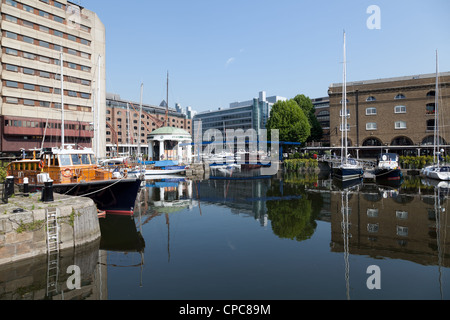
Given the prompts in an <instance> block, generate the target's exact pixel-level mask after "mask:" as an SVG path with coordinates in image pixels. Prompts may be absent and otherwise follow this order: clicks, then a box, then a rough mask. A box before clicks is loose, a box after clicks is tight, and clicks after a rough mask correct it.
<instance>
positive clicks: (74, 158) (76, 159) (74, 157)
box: [72, 154, 81, 166]
mask: <svg viewBox="0 0 450 320" xmlns="http://www.w3.org/2000/svg"><path fill="white" fill-rule="evenodd" d="M72 163H73V165H74V166H75V165H78V164H81V160H80V157H79V155H78V154H73V155H72Z"/></svg>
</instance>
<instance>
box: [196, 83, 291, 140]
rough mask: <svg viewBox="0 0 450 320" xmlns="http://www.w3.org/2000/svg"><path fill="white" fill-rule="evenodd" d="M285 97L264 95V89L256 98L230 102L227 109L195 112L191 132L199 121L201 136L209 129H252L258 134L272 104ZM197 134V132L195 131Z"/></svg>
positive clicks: (223, 130)
mask: <svg viewBox="0 0 450 320" xmlns="http://www.w3.org/2000/svg"><path fill="white" fill-rule="evenodd" d="M286 100H287V99H286V98H283V97H279V96H273V97H266V93H265V92H264V91H262V92H260V93H259V97H258V98H254V99H252V100H248V101H244V102H233V103H230V107H229V108H227V109H222V108H219V109H218V110H215V111H212V110H210V111H206V112H201V113H197V114H196V115H195V116H194V119H193V132H196V133H197V130H198V128H196V127H195V125H196V122H201V125H202V136H204V134H205V132H206V131H207V130H209V129H216V130H219V131H221V132H222V134H223V133H224V132H225V131H226V130H227V129H233V130H237V129H242V130H244V131H247V130H248V129H254V130H255V131H256V133H257V134H259V131H260V129H265V128H266V124H267V121H268V119H269V116H270V111H271V109H272V106H273V105H274V104H275V103H276V102H277V101H286ZM197 134H198V133H197Z"/></svg>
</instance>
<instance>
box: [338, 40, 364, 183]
mask: <svg viewBox="0 0 450 320" xmlns="http://www.w3.org/2000/svg"><path fill="white" fill-rule="evenodd" d="M345 45H346V43H345V32H344V72H343V73H344V81H343V88H342V111H341V114H340V116H341V133H342V134H341V135H342V137H341V161H340V163H338V164H335V165H333V169H332V173H333V177H334V178H336V179H338V180H341V181H349V180H354V179H361V178H362V176H363V174H364V171H363V167H362V165H361V164H360V163H358V161H356V160H355V159H351V158H349V156H348V138H347V136H348V131H347V119H348V113H347V62H346V51H345Z"/></svg>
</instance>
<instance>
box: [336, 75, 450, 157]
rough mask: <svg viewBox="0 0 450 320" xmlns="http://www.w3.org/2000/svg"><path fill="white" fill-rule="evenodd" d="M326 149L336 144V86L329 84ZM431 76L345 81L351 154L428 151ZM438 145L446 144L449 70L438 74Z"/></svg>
mask: <svg viewBox="0 0 450 320" xmlns="http://www.w3.org/2000/svg"><path fill="white" fill-rule="evenodd" d="M328 93H329V99H330V147H331V148H332V149H334V152H336V154H339V150H340V146H341V132H342V131H341V130H342V128H341V117H340V114H341V101H342V84H341V83H339V84H332V85H330V87H329V91H328ZM435 96H436V74H421V75H415V76H405V77H396V78H386V79H378V80H369V81H359V82H349V83H347V100H348V126H347V129H348V146H349V147H350V151H351V153H352V154H353V155H354V156H356V155H357V153H358V154H359V156H364V155H366V156H373V155H376V154H377V153H380V151H381V150H383V151H386V150H389V151H393V152H397V153H399V154H404V155H412V154H421V155H424V154H431V153H432V150H433V144H434V139H433V135H434V124H435V120H434V117H435ZM438 106H439V128H441V129H440V137H441V143H442V144H443V145H446V147H445V146H444V148H445V149H446V151H450V149H447V148H448V147H450V146H449V145H448V143H449V142H450V134H449V132H448V125H449V124H450V113H449V112H448V108H449V107H450V72H444V73H440V74H439V103H438Z"/></svg>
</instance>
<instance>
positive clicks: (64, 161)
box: [59, 154, 72, 166]
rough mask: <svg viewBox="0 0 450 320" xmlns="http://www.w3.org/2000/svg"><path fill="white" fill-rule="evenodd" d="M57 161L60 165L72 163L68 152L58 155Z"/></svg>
mask: <svg viewBox="0 0 450 320" xmlns="http://www.w3.org/2000/svg"><path fill="white" fill-rule="evenodd" d="M59 163H60V164H61V166H70V165H72V162H71V161H70V155H68V154H62V155H60V156H59Z"/></svg>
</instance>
